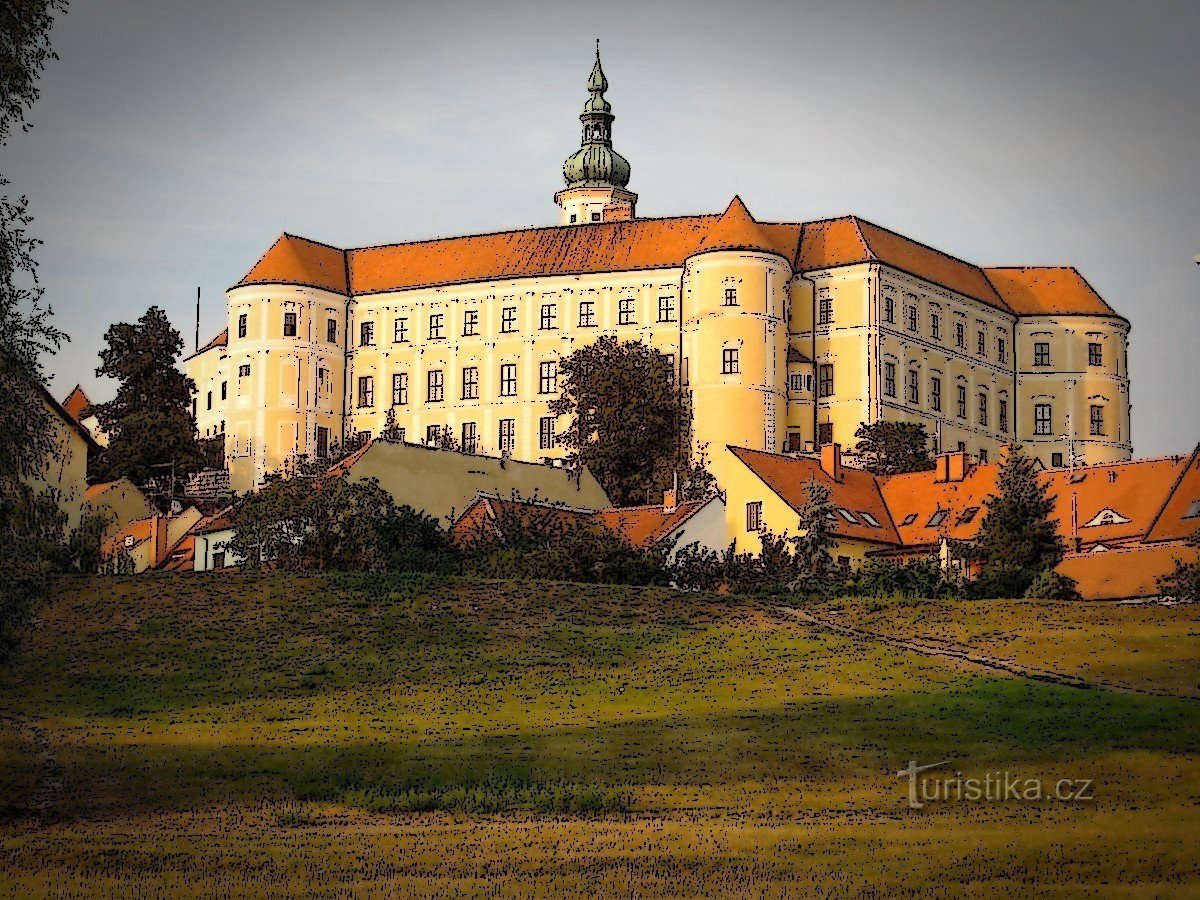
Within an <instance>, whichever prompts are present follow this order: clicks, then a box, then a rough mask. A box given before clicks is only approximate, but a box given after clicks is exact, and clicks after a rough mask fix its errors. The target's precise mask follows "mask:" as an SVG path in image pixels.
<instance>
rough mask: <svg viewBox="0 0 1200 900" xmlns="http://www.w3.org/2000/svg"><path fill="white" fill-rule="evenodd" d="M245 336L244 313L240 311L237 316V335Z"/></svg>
mask: <svg viewBox="0 0 1200 900" xmlns="http://www.w3.org/2000/svg"><path fill="white" fill-rule="evenodd" d="M245 336H246V314H245V313H242V314H241V315H240V316H238V337H240V338H244V337H245Z"/></svg>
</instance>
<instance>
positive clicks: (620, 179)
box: [563, 41, 629, 188]
mask: <svg viewBox="0 0 1200 900" xmlns="http://www.w3.org/2000/svg"><path fill="white" fill-rule="evenodd" d="M606 90H608V79H607V78H605V77H604V67H603V66H601V65H600V42H599V41H596V62H595V65H593V66H592V74H591V75H589V76H588V92H589V93H590V94H591V97H589V98H588V100H587V102H586V103H584V105H583V112H582V113H581V114H580V116H579V121H580V122H582V123H583V139H582V140H581V141H580V147H579V149H578V150H576V151H575V152H574V153H572V154H571V155H570V156H569V157H567V161H566V162H564V163H563V178H565V179H566V181H567V187H619V188H623V187H625V185H627V184H629V161H628V160H626V159H625V157H623V156H622V155H621V154H620V153H618V152H617V151H616V150H614V149H613V148H612V123H613V119H614V118H615V116H613V114H612V105H611V104H610V103H609V102H608V101H607V100H605V99H604V92H605V91H606Z"/></svg>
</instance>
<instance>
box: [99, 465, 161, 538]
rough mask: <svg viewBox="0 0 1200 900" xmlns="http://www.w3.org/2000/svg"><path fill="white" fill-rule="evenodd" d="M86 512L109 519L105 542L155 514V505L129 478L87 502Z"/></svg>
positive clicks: (113, 484) (115, 483)
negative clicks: (130, 524)
mask: <svg viewBox="0 0 1200 900" xmlns="http://www.w3.org/2000/svg"><path fill="white" fill-rule="evenodd" d="M85 509H86V511H88V512H90V513H93V514H95V515H100V516H104V517H105V518H106V519H108V520H109V521H108V525H107V526H106V527H105V530H104V535H103V537H104V540H107V539H108V538H110V537H112V536H113V535H114V534H116V533H117V532H119V531H121V530H122V529H124V528H125V526H126V525H128V524H129V523H131V522H135V521H137V520H138V519H145V518H147V517H148V516H151V515H153V514H154V505H153V504H152V503H151V502H150V500H149V499H148V498H147V497H146V495H145V494H143V493H142V492H141V490H140V489H139V488H138V487H137V486H136V485H135V484H134V483H133V482H131V481H130V480H129V479H128V478H119V479H117V480H116V481H115V482H113V483H112V485H111V486H110V487H109V488H108V490H106V491H104V492H103V493H100V494H98V495H97V496H95V497H93V498H92V499H90V500H87V501H86V504H85Z"/></svg>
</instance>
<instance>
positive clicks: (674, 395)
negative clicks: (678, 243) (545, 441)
mask: <svg viewBox="0 0 1200 900" xmlns="http://www.w3.org/2000/svg"><path fill="white" fill-rule="evenodd" d="M673 374H674V373H673V368H672V364H671V361H670V360H669V359H668V358H667V357H666V356H665V355H663V354H662V353H660V352H658V351H657V350H655V349H654V348H652V347H650V346H648V345H646V344H643V343H641V342H639V341H619V340H618V339H617V338H616V337H614V336H612V335H606V336H604V337H601V338H600V339H599V340H598V341H596V342H595V343H594V344H591V345H590V346H587V347H581V348H579V349H578V350H576V351H574V352H573V353H571V354H570V355H568V356H566V357H564V358H563V359H562V360H560V361H559V364H558V386H559V390H560V394H559V396H558V397H556V398H555V399H554V400H552V401H551V402H550V412H551V413H552V414H553V415H555V416H570V422H569V424H568V425H567V428H566V430H565V431H563V432H562V433H560V434H559V436H558V441H559V443H560V444H562V445H563V446H564V447H566V448H567V449H568V451H570V453H571V454H572V455H573V456H574V457H575V458H576V459H577V460H578V461H579V462H581V463H582V464H583V465H585V466H587V468H588V470H589V471H590V472H591V473H592V475H593V476H594V477H595V478H596V480H597V481H598V482H600V486H601V487H603V488H604V490H605V493H607V494H608V497H609V499H610V500H611V501H612V502H613V503H614V505H617V506H631V505H637V504H643V503H651V502H656V501H658V500H660V499H661V498H662V494H663V491H664V490H666V489H667V488H668V487H670V486H671V484H672V482H673V479H674V478H675V476H678V477H679V478H680V481H681V488H682V495H683V497H684V498H691V497H698V496H702V495H703V494H704V493H705V492H706V491H710V490H711V489H712V483H711V481H712V480H711V478H710V477H708V476H707V475H706V473H705V472H704V471H703V466H702V465H697V463H696V462H695V461H694V460H693V459H692V454H691V442H690V439H689V422H690V415H689V411H688V409H687V407H686V404H685V403H684V401H683V398H682V395H681V393H680V391H679V390H678V389H677V388H676V386H675V384H674V377H673Z"/></svg>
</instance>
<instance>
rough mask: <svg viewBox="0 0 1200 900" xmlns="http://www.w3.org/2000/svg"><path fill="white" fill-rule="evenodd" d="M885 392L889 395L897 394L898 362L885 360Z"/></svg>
mask: <svg viewBox="0 0 1200 900" xmlns="http://www.w3.org/2000/svg"><path fill="white" fill-rule="evenodd" d="M883 393H884V394H885V395H887V396H888V397H895V396H896V364H895V363H892V362H885V363H884V364H883Z"/></svg>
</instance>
